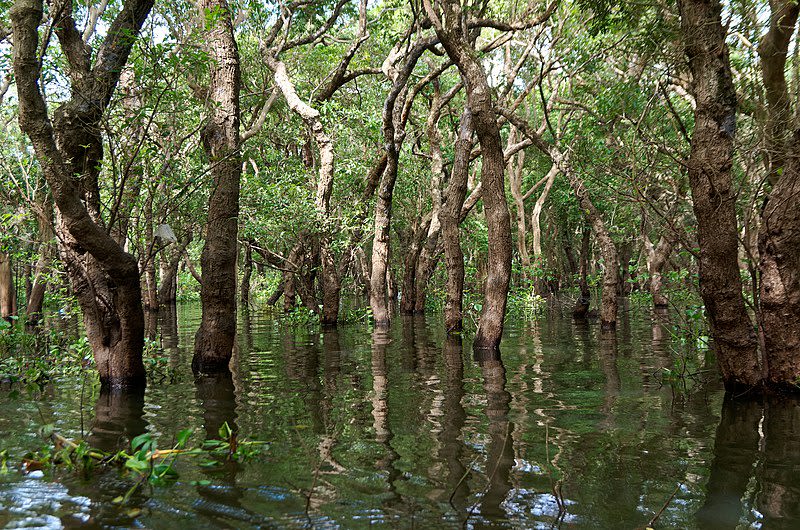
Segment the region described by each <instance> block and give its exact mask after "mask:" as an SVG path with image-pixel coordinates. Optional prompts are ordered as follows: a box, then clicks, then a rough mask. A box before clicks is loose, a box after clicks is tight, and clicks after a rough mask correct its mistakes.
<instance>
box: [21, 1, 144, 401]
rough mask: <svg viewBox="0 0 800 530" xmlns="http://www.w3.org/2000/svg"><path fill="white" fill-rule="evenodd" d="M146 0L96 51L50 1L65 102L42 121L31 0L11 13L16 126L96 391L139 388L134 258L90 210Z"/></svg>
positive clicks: (65, 5)
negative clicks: (79, 322) (52, 216)
mask: <svg viewBox="0 0 800 530" xmlns="http://www.w3.org/2000/svg"><path fill="white" fill-rule="evenodd" d="M152 6H153V2H152V0H128V1H127V2H125V3H124V4H123V5H122V8H121V10H120V11H119V13H118V14H117V16H116V17H115V18H114V20H113V22H112V23H111V25H110V26H109V29H108V33H107V35H106V37H105V40H103V42H102V44H101V45H100V46H99V48H98V49H97V52H96V53H93V50H92V49H91V48H90V47H89V46H88V45H87V44H86V42H85V40H84V37H83V36H82V34H81V33H80V32H79V31H78V30H77V28H76V24H75V20H74V19H73V16H72V10H73V5H72V2H71V1H70V0H65V1H63V2H61V1H59V2H54V3H53V5H52V6H51V9H52V12H51V16H52V17H54V18H56V22H55V33H56V35H57V37H58V40H59V43H60V44H61V50H62V52H63V53H64V56H65V58H66V61H67V64H68V75H69V81H70V91H71V97H70V99H69V100H68V101H66V102H65V103H63V104H61V105H60V106H59V107H58V108H57V109H56V111H55V114H54V116H53V117H52V118H51V117H50V116H49V114H48V110H47V104H46V102H45V99H44V96H43V94H42V91H41V89H40V85H39V79H40V74H41V71H42V63H41V57H42V53H43V52H42V51H41V50H40V49H39V41H40V39H39V37H40V35H39V31H38V27H39V25H40V23H41V21H42V17H43V14H44V10H43V6H42V2H41V1H37V0H18V1H17V2H15V4H14V7H13V8H12V9H11V21H12V26H13V32H14V74H15V79H16V86H17V95H18V105H19V123H20V128H21V129H22V130H23V131H24V132H25V134H27V135H28V137H29V138H30V140H31V143H32V144H33V147H34V150H35V152H36V156H37V159H38V161H39V164H40V166H41V168H42V173H43V175H44V177H45V179H46V180H47V183H48V184H49V186H50V189H51V191H52V195H53V200H54V202H55V204H56V206H57V208H58V214H59V220H58V222H57V225H56V230H57V233H58V237H59V250H60V254H61V258H62V260H63V261H64V264H65V266H66V269H67V273H68V274H69V277H70V280H71V283H72V288H73V290H74V292H75V295H76V297H77V299H78V302H79V303H80V306H81V309H82V311H83V320H84V324H85V328H86V335H87V337H88V339H89V343H90V345H91V347H92V351H93V352H94V356H95V361H96V364H97V369H98V372H99V373H100V380H101V382H102V383H103V385H104V386H106V387H113V388H124V387H141V386H144V384H145V373H144V366H143V364H142V349H143V346H144V314H143V310H142V295H141V287H140V284H139V269H138V264H137V261H136V259H135V258H134V257H133V256H132V255H131V254H129V253H127V252H126V251H125V250H124V249H123V247H122V245H120V244H119V243H118V242H117V241H116V240H115V239H114V238H113V237H111V235H110V234H109V232H108V229H107V227H106V225H105V221H104V219H103V217H102V211H101V207H100V201H101V198H100V186H99V174H100V162H101V160H102V157H103V138H102V134H101V130H102V127H101V122H102V120H103V118H104V115H105V112H106V109H107V108H108V105H109V102H110V100H111V97H112V95H113V93H114V90H115V88H116V86H117V82H118V81H119V77H120V73H121V72H122V69H123V67H124V66H125V63H126V62H127V60H128V56H129V55H130V53H131V49H132V47H133V45H134V43H135V42H136V36H137V35H138V33H139V30H140V28H141V27H142V24H143V23H144V21H145V19H146V18H147V16H148V13H149V12H150V9H151V8H152Z"/></svg>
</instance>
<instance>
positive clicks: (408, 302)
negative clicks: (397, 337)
mask: <svg viewBox="0 0 800 530" xmlns="http://www.w3.org/2000/svg"><path fill="white" fill-rule="evenodd" d="M430 224H431V216H430V214H428V215H426V216H425V217H424V218H423V219H421V220H420V221H419V224H418V225H417V226H416V227H413V228H411V229H410V230H409V231H410V232H411V234H410V236H409V238H408V239H409V241H408V243H407V244H406V250H405V257H404V258H403V286H402V289H401V292H402V293H403V297H402V298H401V299H400V312H401V313H403V314H406V315H408V314H411V313H413V312H414V307H415V301H416V285H417V282H416V279H417V263H418V261H419V257H420V254H421V253H422V246H423V243H424V238H425V237H426V236H427V234H428V228H429V227H430Z"/></svg>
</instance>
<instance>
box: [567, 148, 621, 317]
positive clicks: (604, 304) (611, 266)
mask: <svg viewBox="0 0 800 530" xmlns="http://www.w3.org/2000/svg"><path fill="white" fill-rule="evenodd" d="M552 157H553V161H554V163H555V164H556V165H558V167H559V169H560V170H561V172H562V173H564V174H565V175H566V176H567V180H569V184H570V186H571V187H572V191H573V192H574V193H575V197H576V198H577V199H578V204H580V206H581V209H583V211H584V212H586V216H587V217H588V219H589V222H590V223H591V225H592V229H593V230H594V235H595V238H596V239H597V243H598V245H599V246H600V255H601V256H603V292H602V294H601V300H600V327H601V328H602V329H603V330H606V331H609V330H613V329H615V328H616V327H617V285H618V284H619V258H618V257H617V247H616V245H614V241H613V240H612V239H611V235H610V233H609V231H608V228H607V227H606V224H605V222H604V221H603V217H602V215H601V214H600V211H599V210H598V209H597V208H596V207H595V205H594V203H593V202H592V200H591V199H590V197H589V192H588V190H587V189H586V186H585V185H584V184H583V180H582V179H581V178H580V177H579V176H578V175H577V174H576V173H575V171H574V170H573V169H572V167H571V165H570V163H569V159H568V158H567V156H566V155H563V154H561V153H559V152H557V151H556V150H555V149H553V155H552Z"/></svg>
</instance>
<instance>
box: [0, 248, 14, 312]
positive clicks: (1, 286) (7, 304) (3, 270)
mask: <svg viewBox="0 0 800 530" xmlns="http://www.w3.org/2000/svg"><path fill="white" fill-rule="evenodd" d="M13 315H14V281H13V278H12V276H11V256H10V255H9V254H5V253H3V252H0V317H2V318H5V319H9V318H10V317H12V316H13Z"/></svg>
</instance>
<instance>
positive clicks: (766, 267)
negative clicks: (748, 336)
mask: <svg viewBox="0 0 800 530" xmlns="http://www.w3.org/2000/svg"><path fill="white" fill-rule="evenodd" d="M770 8H771V10H772V13H771V22H770V29H769V31H768V32H767V34H766V35H765V36H764V38H763V39H762V40H761V45H760V46H759V55H760V56H761V66H762V71H763V78H764V86H765V88H766V92H767V101H768V103H769V107H768V110H769V112H768V124H767V147H768V150H769V151H768V152H769V153H770V154H771V155H772V156H771V159H770V163H771V166H770V169H771V170H772V171H771V173H770V177H771V178H772V180H773V181H774V186H773V188H772V191H771V192H770V194H769V197H768V199H767V202H766V205H765V206H764V210H763V214H762V219H761V226H760V227H759V241H758V249H759V255H760V258H761V259H760V263H759V268H760V272H761V285H760V293H759V299H760V318H761V326H762V331H763V334H764V336H763V343H764V361H765V365H766V370H765V371H766V372H767V381H766V383H767V384H768V385H769V386H770V387H773V388H777V389H781V390H787V391H793V392H797V380H798V377H800V353H799V352H800V263H798V256H799V255H800V253H799V252H800V213H798V207H797V197H798V193H800V132H797V131H796V132H795V134H794V137H792V135H791V130H792V125H793V124H792V113H791V110H792V109H791V104H790V100H789V94H788V90H787V87H786V77H785V73H784V69H785V67H786V56H787V53H788V48H789V41H790V40H791V37H792V34H793V33H794V29H795V25H796V23H797V17H798V10H799V9H800V8H798V5H797V3H795V2H789V1H788V0H774V1H772V2H770ZM790 140H791V142H790Z"/></svg>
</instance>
